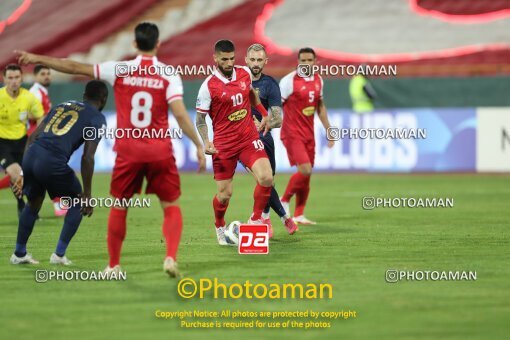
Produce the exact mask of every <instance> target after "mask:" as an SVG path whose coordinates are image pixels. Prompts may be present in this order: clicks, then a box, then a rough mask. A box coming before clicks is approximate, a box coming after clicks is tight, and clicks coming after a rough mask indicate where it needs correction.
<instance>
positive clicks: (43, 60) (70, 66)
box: [14, 51, 94, 78]
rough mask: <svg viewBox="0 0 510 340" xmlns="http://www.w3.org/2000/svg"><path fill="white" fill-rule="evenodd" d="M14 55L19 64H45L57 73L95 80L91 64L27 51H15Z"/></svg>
mask: <svg viewBox="0 0 510 340" xmlns="http://www.w3.org/2000/svg"><path fill="white" fill-rule="evenodd" d="M14 53H16V54H17V55H18V63H19V64H21V65H27V64H43V65H46V66H48V67H49V68H51V69H54V70H55V71H59V72H63V73H68V74H79V75H83V76H87V77H91V78H94V66H93V65H91V64H85V63H80V62H77V61H74V60H70V59H65V58H53V57H48V56H44V55H40V54H33V53H28V52H26V51H14Z"/></svg>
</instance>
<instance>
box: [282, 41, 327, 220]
mask: <svg viewBox="0 0 510 340" xmlns="http://www.w3.org/2000/svg"><path fill="white" fill-rule="evenodd" d="M298 61H299V65H298V68H299V69H298V71H292V72H291V73H289V74H288V75H286V76H285V77H283V78H282V80H281V81H280V91H281V93H282V100H283V113H284V115H283V123H282V128H281V134H280V138H281V140H282V142H283V145H284V146H285V148H286V149H287V155H288V157H289V162H290V165H292V166H294V165H296V166H297V172H296V173H295V174H294V175H292V177H291V178H290V180H289V184H288V185H287V189H286V190H285V194H284V195H283V197H282V198H281V201H282V205H283V206H284V207H285V210H286V211H287V212H288V211H289V202H290V200H291V198H292V196H294V195H296V209H295V211H294V222H296V223H299V224H304V225H310V224H316V223H315V222H313V221H310V220H309V219H307V218H306V217H305V215H304V212H305V205H306V201H307V199H308V194H309V192H310V176H311V175H312V169H313V164H314V161H315V137H314V114H315V112H316V111H317V112H318V115H319V119H320V121H321V123H322V125H323V126H324V128H325V129H326V130H327V129H328V128H329V127H330V123H329V119H328V115H327V111H326V105H325V104H324V98H323V95H322V93H323V92H322V88H323V81H322V78H321V76H320V75H318V74H313V71H312V66H313V65H315V62H316V56H315V51H314V50H313V49H311V48H309V47H305V48H302V49H300V50H299V52H298ZM306 65H309V66H306ZM333 145H334V142H333V141H331V140H330V141H328V147H329V148H332V147H333Z"/></svg>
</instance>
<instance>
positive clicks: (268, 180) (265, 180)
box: [258, 171, 273, 187]
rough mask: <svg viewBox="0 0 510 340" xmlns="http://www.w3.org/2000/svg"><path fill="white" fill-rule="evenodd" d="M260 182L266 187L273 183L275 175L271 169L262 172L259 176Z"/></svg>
mask: <svg viewBox="0 0 510 340" xmlns="http://www.w3.org/2000/svg"><path fill="white" fill-rule="evenodd" d="M258 182H259V184H260V185H262V186H264V187H269V186H271V185H273V175H272V174H271V171H264V172H263V173H261V174H260V176H259V177H258Z"/></svg>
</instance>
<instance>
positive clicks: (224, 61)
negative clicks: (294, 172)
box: [196, 40, 273, 245]
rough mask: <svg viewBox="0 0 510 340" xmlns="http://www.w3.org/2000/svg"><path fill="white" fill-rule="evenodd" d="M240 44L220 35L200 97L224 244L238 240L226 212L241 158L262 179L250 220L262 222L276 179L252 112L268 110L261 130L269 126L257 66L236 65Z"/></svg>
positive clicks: (202, 130) (219, 233)
mask: <svg viewBox="0 0 510 340" xmlns="http://www.w3.org/2000/svg"><path fill="white" fill-rule="evenodd" d="M234 51H235V48H234V44H233V43H232V42H231V41H230V40H219V41H218V42H216V44H215V46H214V55H213V57H214V62H215V63H216V69H215V71H214V74H212V75H210V76H209V77H207V79H206V80H205V81H204V82H203V83H202V86H201V87H200V90H199V93H198V98H197V107H196V109H197V118H196V125H197V129H198V132H199V133H200V136H201V137H202V140H203V141H204V144H205V153H206V154H209V155H212V157H213V170H214V179H215V180H216V186H217V190H218V191H217V194H216V195H215V196H214V199H213V209H214V216H215V226H216V236H217V238H218V243H219V244H220V245H233V242H231V241H230V239H228V237H225V219H224V216H225V212H226V211H227V207H228V203H229V200H230V198H231V197H232V187H233V186H232V178H233V177H234V173H235V169H236V166H237V162H238V161H241V162H242V163H243V164H244V165H245V166H246V167H248V168H249V169H250V170H251V171H252V173H253V174H254V176H255V178H256V179H257V185H256V187H255V191H254V193H253V198H254V204H253V214H252V215H251V217H250V219H249V220H248V223H262V216H261V215H262V211H263V210H264V208H265V206H266V204H267V202H268V200H269V196H270V195H271V188H272V184H273V175H272V171H271V164H270V163H269V160H268V158H267V154H266V152H265V151H264V143H262V141H261V140H260V139H259V133H258V131H257V128H256V127H255V124H254V122H253V120H252V117H251V106H254V107H255V108H257V110H258V111H259V112H260V113H261V115H262V120H261V122H260V125H259V130H260V131H264V132H266V133H267V131H268V130H269V126H268V124H267V123H268V117H267V110H266V109H265V108H264V106H263V105H262V104H261V102H260V99H259V97H258V95H257V93H256V91H255V90H254V89H253V87H252V84H251V81H252V79H251V72H250V69H249V68H247V67H246V66H234V60H235V52H234ZM207 115H209V117H210V118H211V120H212V126H213V133H214V141H212V140H209V134H208V129H207V125H206V122H205V118H206V116H207Z"/></svg>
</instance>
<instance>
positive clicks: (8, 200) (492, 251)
mask: <svg viewBox="0 0 510 340" xmlns="http://www.w3.org/2000/svg"><path fill="white" fill-rule="evenodd" d="M109 179H110V176H109V175H107V174H96V175H95V177H94V187H93V195H94V196H95V197H107V195H108V188H109ZM287 180H288V175H278V176H277V187H278V189H279V190H280V192H282V191H283V190H284V188H285V185H286V183H287ZM509 180H510V177H509V176H508V175H500V176H496V175H494V176H490V175H359V174H345V175H344V174H335V175H333V174H315V175H314V176H313V178H312V190H311V194H310V198H309V203H308V207H307V216H308V217H309V218H311V219H314V220H317V221H318V225H316V226H312V227H300V231H299V233H298V234H296V235H294V236H292V237H290V236H288V235H287V234H286V232H285V229H284V227H283V226H282V225H281V223H279V221H278V220H277V219H275V218H274V216H275V215H274V213H273V224H274V227H275V239H274V240H273V241H271V243H270V254H269V255H259V256H254V255H251V256H245V255H244V256H243V255H237V253H236V250H235V248H225V247H219V246H218V245H217V242H216V239H215V233H214V230H213V212H212V207H211V200H212V197H213V195H214V192H215V184H214V181H213V179H212V176H211V175H210V174H207V175H195V174H183V175H182V187H183V195H182V197H181V200H180V202H181V206H182V208H183V214H184V232H183V237H182V241H181V246H180V250H179V258H178V261H179V264H180V268H181V271H182V272H183V273H184V275H185V276H187V277H191V278H195V279H200V278H210V279H213V278H215V277H216V278H218V279H219V280H220V281H222V282H224V283H244V281H246V280H250V281H251V282H253V283H303V284H306V283H320V282H324V283H330V284H332V285H333V287H334V290H333V299H331V300H329V299H323V300H319V299H318V300H306V299H303V300H300V299H286V300H283V299H282V300H269V299H264V300H249V299H239V300H233V299H227V300H223V299H218V300H214V299H212V298H210V297H208V298H206V299H203V300H200V299H198V298H194V299H189V300H185V299H183V298H180V297H179V296H178V295H177V292H176V287H177V282H176V281H175V280H170V279H169V278H168V277H167V276H165V275H164V274H163V272H162V261H163V256H164V244H163V243H161V222H162V212H161V209H160V207H159V204H158V203H157V199H156V198H155V197H153V200H152V206H151V208H149V209H143V208H138V209H131V210H130V213H129V215H128V232H127V238H126V241H125V243H124V247H123V252H122V265H123V269H124V270H126V271H127V275H128V278H127V280H126V281H124V282H94V281H88V282H82V281H72V282H64V281H51V282H48V283H36V282H35V280H34V271H35V269H36V268H37V269H55V268H54V267H52V266H50V265H49V263H48V260H49V256H50V254H51V253H52V252H53V251H54V247H55V245H56V242H57V239H58V235H59V233H60V228H61V225H62V219H59V218H55V217H53V213H52V207H51V205H50V203H49V200H47V202H45V204H44V207H43V210H42V211H41V213H40V216H41V218H42V220H41V221H39V222H37V223H36V226H35V229H34V233H33V234H32V237H31V239H30V242H29V246H28V250H29V251H30V252H31V253H32V254H33V255H34V257H35V258H37V259H39V260H40V261H41V264H40V265H38V266H32V267H30V266H12V265H10V264H9V262H8V260H9V256H10V255H11V254H12V252H13V248H14V243H15V239H16V230H17V216H16V209H15V202H14V200H13V199H12V194H11V193H10V192H9V191H7V190H2V191H1V192H0V249H1V258H2V260H1V261H0V296H1V299H0V301H1V307H0V338H1V339H33V338H36V337H37V338H40V339H60V338H70V337H73V338H76V339H78V338H79V339H82V338H83V339H107V338H108V339H120V338H122V339H180V338H182V339H203V338H206V337H210V336H216V337H218V338H238V339H239V338H242V339H271V338H281V339H283V338H287V337H290V336H292V337H294V338H296V339H312V338H317V339H340V338H345V339H354V338H366V339H374V338H376V339H394V338H406V339H410V338H419V339H439V338H457V339H466V338H469V339H471V338H478V339H498V338H507V336H508V334H507V333H508V331H509V330H510V323H509V322H508V316H509V315H510V290H509V289H508V288H509V284H510V274H509V273H510V270H509V267H508V266H509V263H510V255H509V254H510V252H509V249H510V246H509V235H510V231H509V222H508V221H509V220H510V218H509V217H510V208H509V203H508V197H509V195H510V186H509ZM253 185H254V183H253V179H252V178H250V177H249V176H247V175H242V174H238V175H237V176H236V177H235V179H234V196H233V199H232V201H231V204H230V207H229V210H228V212H227V216H226V217H227V221H232V220H245V219H247V218H248V216H249V213H250V212H251V205H252V189H253ZM363 196H384V197H401V196H406V197H410V196H413V197H453V198H454V201H455V206H454V207H453V208H449V209H417V208H415V209H411V208H400V209H376V210H372V211H365V210H363V209H362V208H361V198H362V197H363ZM107 216H108V209H104V208H101V209H100V208H98V209H96V210H95V211H94V215H93V216H92V217H91V218H90V219H84V220H83V222H82V224H81V226H80V229H79V230H78V233H77V234H76V236H75V238H74V240H73V241H72V243H71V245H70V247H69V249H68V253H67V255H68V257H69V258H70V259H71V260H73V261H74V265H73V267H72V268H71V269H75V270H102V269H103V268H104V267H105V265H106V264H107V251H106V222H107ZM393 268H395V269H405V270H471V271H476V272H477V280H476V281H413V282H399V283H393V284H392V283H386V282H385V272H386V270H388V269H393ZM194 309H198V310H213V311H214V310H216V311H220V310H222V309H230V310H233V311H234V310H248V311H286V310H288V311H295V310H307V309H312V310H318V311H339V310H349V309H350V310H355V311H357V317H356V318H351V319H347V320H335V321H331V328H329V329H312V330H304V329H286V330H283V329H263V330H261V329H240V330H227V329H213V330H200V329H182V328H181V327H180V326H179V321H178V320H163V319H158V318H156V317H155V316H154V313H155V311H156V310H165V311H182V310H194Z"/></svg>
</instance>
